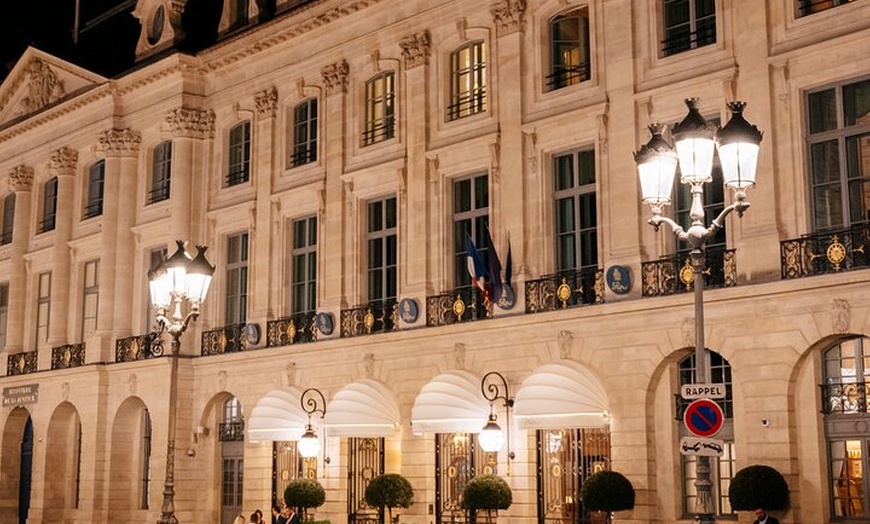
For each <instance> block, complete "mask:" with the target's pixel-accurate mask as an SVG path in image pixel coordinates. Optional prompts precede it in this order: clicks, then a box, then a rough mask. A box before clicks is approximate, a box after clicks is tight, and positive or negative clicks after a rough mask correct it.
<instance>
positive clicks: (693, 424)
mask: <svg viewBox="0 0 870 524" xmlns="http://www.w3.org/2000/svg"><path fill="white" fill-rule="evenodd" d="M724 421H725V415H724V414H723V413H722V408H720V407H719V404H717V403H716V402H714V401H712V400H710V399H708V398H700V399H698V400H696V401H694V402H692V403H691V404H689V406H688V407H687V408H686V412H685V413H683V423H684V424H685V425H686V429H688V430H689V431H690V432H692V434H693V435H696V436H698V437H712V436H713V435H715V434H716V433H719V430H720V429H722V424H723V422H724Z"/></svg>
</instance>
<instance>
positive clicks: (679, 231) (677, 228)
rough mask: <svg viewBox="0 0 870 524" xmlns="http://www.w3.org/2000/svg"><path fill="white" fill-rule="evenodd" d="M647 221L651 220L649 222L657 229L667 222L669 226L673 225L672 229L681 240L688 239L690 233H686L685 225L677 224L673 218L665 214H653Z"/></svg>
mask: <svg viewBox="0 0 870 524" xmlns="http://www.w3.org/2000/svg"><path fill="white" fill-rule="evenodd" d="M647 222H649V224H650V225H651V226H652V227H653V228H654V229H655V230H656V231H658V230H659V228H660V227H661V225H662V224H667V225H668V226H670V227H671V231H673V233H674V236H675V237H677V238H678V239H680V240H686V239H687V238H688V236H689V235H688V233H686V230H685V229H683V226H681V225H680V224H677V223H676V222H675V221H674V220H673V219H671V218H668V217H666V216H664V215H661V214H653V216H651V217H650V218H649V220H647Z"/></svg>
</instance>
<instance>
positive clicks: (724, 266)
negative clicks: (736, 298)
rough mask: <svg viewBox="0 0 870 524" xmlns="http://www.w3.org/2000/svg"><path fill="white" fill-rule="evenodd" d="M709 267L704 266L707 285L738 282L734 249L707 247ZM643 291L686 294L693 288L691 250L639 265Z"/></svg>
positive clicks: (717, 285)
mask: <svg viewBox="0 0 870 524" xmlns="http://www.w3.org/2000/svg"><path fill="white" fill-rule="evenodd" d="M706 252H707V268H706V269H704V272H703V273H704V287H705V288H707V289H710V288H722V287H731V286H736V285H737V263H736V261H735V259H734V250H733V249H725V247H724V246H713V247H708V248H707V250H706ZM640 272H641V280H642V282H641V293H642V295H643V296H644V297H657V296H663V295H673V294H675V293H687V292H691V291H693V290H694V287H695V286H694V279H695V270H694V269H692V262H691V260H690V258H689V254H688V253H681V254H678V255H672V256H669V257H662V258H660V259H659V260H655V261H653V262H643V263H641V265H640Z"/></svg>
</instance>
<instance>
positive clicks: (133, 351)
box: [115, 332, 163, 362]
mask: <svg viewBox="0 0 870 524" xmlns="http://www.w3.org/2000/svg"><path fill="white" fill-rule="evenodd" d="M162 355H163V344H162V342H161V341H160V340H159V339H158V338H157V333H156V332H151V333H146V334H144V335H135V336H132V337H127V338H119V339H118V340H116V341H115V362H133V361H134V360H144V359H146V358H154V357H159V356H162Z"/></svg>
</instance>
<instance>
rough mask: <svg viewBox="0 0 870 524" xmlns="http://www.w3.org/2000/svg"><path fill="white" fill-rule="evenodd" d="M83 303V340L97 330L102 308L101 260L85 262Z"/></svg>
mask: <svg viewBox="0 0 870 524" xmlns="http://www.w3.org/2000/svg"><path fill="white" fill-rule="evenodd" d="M84 273H85V274H84V285H83V288H84V289H83V293H82V295H83V297H84V303H83V304H82V340H85V339H87V338H88V337H89V336H91V335H92V334H93V332H94V331H96V330H97V314H98V312H99V309H100V261H99V260H91V261H90V262H85V272H84Z"/></svg>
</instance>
